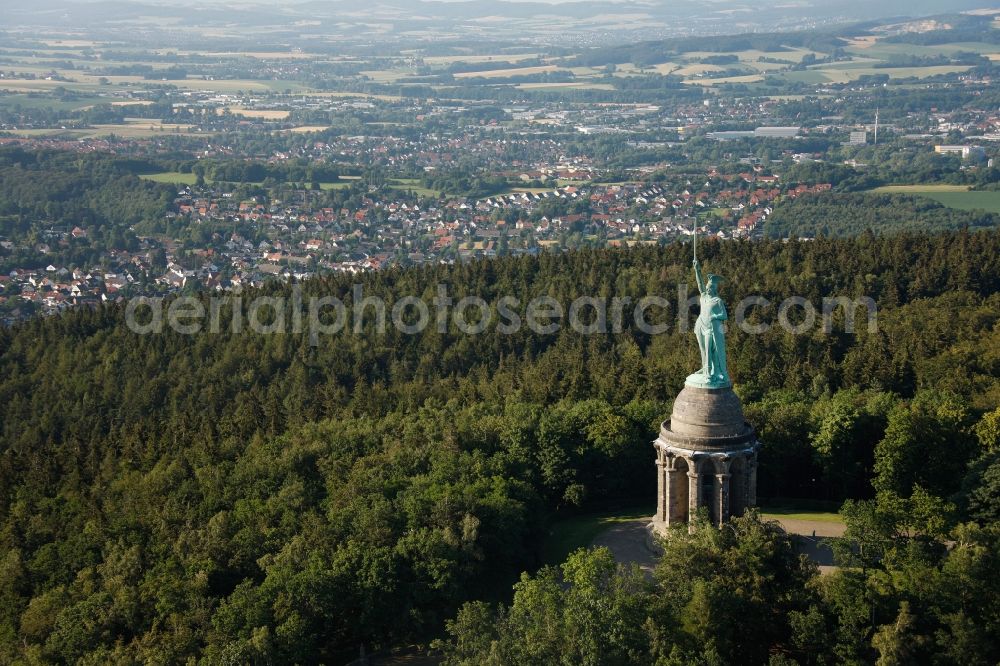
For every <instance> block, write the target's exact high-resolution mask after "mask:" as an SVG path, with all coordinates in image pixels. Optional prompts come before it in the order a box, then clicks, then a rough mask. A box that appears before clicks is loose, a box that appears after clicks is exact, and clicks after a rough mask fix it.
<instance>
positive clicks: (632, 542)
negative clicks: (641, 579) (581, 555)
mask: <svg viewBox="0 0 1000 666" xmlns="http://www.w3.org/2000/svg"><path fill="white" fill-rule="evenodd" d="M768 517H769V518H771V519H774V520H777V521H778V522H779V523H781V526H782V527H784V528H785V531H786V532H788V533H789V534H791V535H792V539H793V540H794V541H795V545H796V547H797V548H798V550H799V552H800V553H804V554H806V555H808V556H809V559H811V560H812V561H813V562H815V563H816V564H817V565H819V569H820V571H821V572H823V573H829V572H830V571H832V570H834V569H835V568H836V567H835V566H833V551H832V550H830V546H829V545H827V544H826V543H825V542H824V539H826V538H830V537H839V536H841V535H843V533H844V525H843V523H832V522H827V521H821V520H798V519H792V518H781V517H780V516H768ZM647 525H649V518H639V519H636V520H629V521H625V522H620V523H617V524H615V525H614V526H612V527H609V528H608V529H606V530H604V531H603V532H601V533H600V534H598V535H597V537H596V538H595V539H594V541H593V543H592V544H591V545H593V546H604V547H606V548H607V549H608V550H610V551H611V554H612V555H614V557H615V559H616V560H617V561H619V562H622V563H623V564H628V563H632V562H634V563H636V564H638V565H639V568H640V569H642V570H643V572H645V573H646V574H647V575H652V573H653V568H654V567H655V566H656V560H657V555H656V553H654V552H653V550H652V549H651V548H650V542H649V537H648V534H649V533H648V531H647Z"/></svg>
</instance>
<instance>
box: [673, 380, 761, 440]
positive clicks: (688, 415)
mask: <svg viewBox="0 0 1000 666" xmlns="http://www.w3.org/2000/svg"><path fill="white" fill-rule="evenodd" d="M660 434H661V437H663V438H664V439H667V440H668V441H670V442H672V443H675V444H677V445H681V446H689V447H693V448H720V447H721V448H725V447H727V446H736V445H740V444H743V443H745V442H747V441H749V440H752V439H755V437H754V432H753V428H752V427H750V424H748V423H747V422H746V419H745V418H744V416H743V405H742V404H741V403H740V399H739V396H737V395H736V393H734V392H733V389H732V388H731V387H725V388H714V389H706V388H697V387H693V386H687V385H685V386H684V388H683V389H682V390H681V392H680V393H679V394H678V395H677V398H676V399H675V400H674V409H673V412H672V413H671V415H670V420H669V421H666V422H665V423H664V424H663V427H662V428H661V431H660Z"/></svg>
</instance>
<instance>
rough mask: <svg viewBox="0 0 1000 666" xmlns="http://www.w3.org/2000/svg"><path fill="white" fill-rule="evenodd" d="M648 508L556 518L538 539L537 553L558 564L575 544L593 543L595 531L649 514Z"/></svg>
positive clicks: (595, 536) (577, 546)
mask: <svg viewBox="0 0 1000 666" xmlns="http://www.w3.org/2000/svg"><path fill="white" fill-rule="evenodd" d="M651 515H652V509H651V508H650V507H648V506H642V507H630V508H625V509H617V510H606V511H601V512H596V513H588V514H583V515H579V516H573V517H571V518H566V519H564V520H557V521H555V522H554V523H552V525H551V526H550V527H549V530H548V535H547V536H546V538H545V540H544V541H543V542H542V551H541V557H542V562H544V563H545V564H561V563H562V562H564V561H565V560H566V556H567V555H569V554H570V553H572V552H573V551H574V550H576V549H577V548H583V547H586V546H589V545H590V544H591V543H593V541H594V539H596V538H597V535H598V534H600V533H601V532H603V531H604V530H606V529H608V528H609V527H611V526H613V525H615V524H616V523H625V522H629V521H633V520H641V519H643V518H649V517H650V516H651Z"/></svg>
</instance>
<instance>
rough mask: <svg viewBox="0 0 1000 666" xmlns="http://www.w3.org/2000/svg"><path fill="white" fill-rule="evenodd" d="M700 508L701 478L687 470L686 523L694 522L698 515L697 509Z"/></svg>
mask: <svg viewBox="0 0 1000 666" xmlns="http://www.w3.org/2000/svg"><path fill="white" fill-rule="evenodd" d="M699 506H701V477H700V476H699V475H698V472H696V471H692V470H691V468H690V467H689V468H688V522H689V523H690V522H691V521H693V520H694V517H695V516H696V515H698V507H699Z"/></svg>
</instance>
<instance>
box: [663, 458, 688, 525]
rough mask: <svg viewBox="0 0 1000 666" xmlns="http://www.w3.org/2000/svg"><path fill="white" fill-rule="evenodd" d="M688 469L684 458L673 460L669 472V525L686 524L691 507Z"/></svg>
mask: <svg viewBox="0 0 1000 666" xmlns="http://www.w3.org/2000/svg"><path fill="white" fill-rule="evenodd" d="M689 471H690V468H689V467H688V464H687V461H686V460H684V458H676V459H674V469H673V471H672V472H670V474H671V477H670V481H671V483H670V498H669V499H670V501H669V509H668V511H670V524H671V525H674V524H677V525H680V524H683V523H686V522H688V519H689V518H690V516H689V513H688V510H689V507H690V505H691V500H690V496H689V494H688V486H689V485H690V484H689V482H688V472H689Z"/></svg>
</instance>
